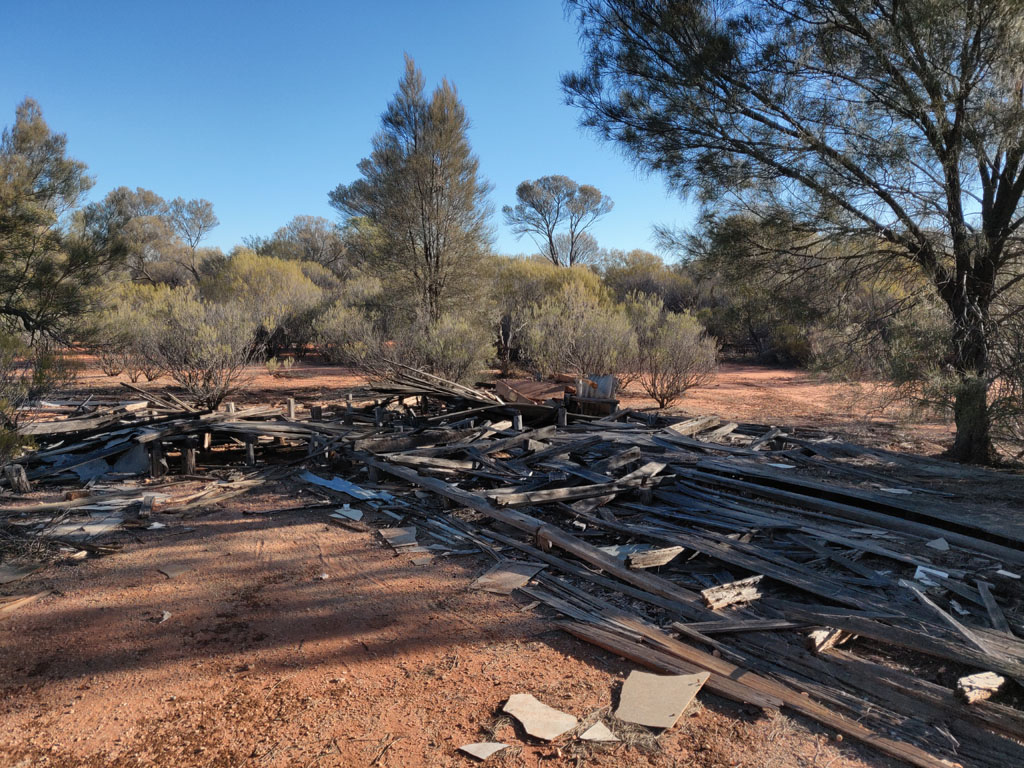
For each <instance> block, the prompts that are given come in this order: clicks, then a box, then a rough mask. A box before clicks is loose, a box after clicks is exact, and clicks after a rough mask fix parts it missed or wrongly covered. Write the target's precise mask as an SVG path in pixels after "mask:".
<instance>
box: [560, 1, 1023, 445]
mask: <svg viewBox="0 0 1024 768" xmlns="http://www.w3.org/2000/svg"><path fill="white" fill-rule="evenodd" d="M567 7H568V9H569V11H570V13H571V14H572V15H574V17H575V18H576V20H577V22H578V24H579V28H580V33H581V40H582V44H583V46H584V50H585V64H584V66H583V68H582V69H581V70H580V71H579V72H576V73H573V74H569V75H567V76H565V77H564V79H563V86H564V88H565V91H566V94H567V96H568V99H569V101H570V102H571V103H572V104H575V105H576V106H578V107H579V108H581V110H582V113H583V121H584V123H585V124H586V125H587V126H590V127H592V128H594V129H596V130H597V131H598V132H599V133H600V134H601V135H602V136H604V137H605V138H607V139H609V140H612V141H615V142H617V143H618V144H620V145H621V146H622V147H623V148H624V149H625V150H626V151H627V153H628V154H629V155H630V156H631V157H632V158H633V159H634V160H636V161H637V162H638V163H639V164H640V165H641V166H643V167H646V168H648V169H650V170H653V171H656V172H660V173H663V174H664V175H665V176H666V177H667V179H668V181H669V183H670V184H671V185H672V186H673V187H675V188H676V189H678V190H680V191H682V192H685V193H690V192H696V193H697V194H698V195H699V198H700V199H701V200H702V201H703V202H705V203H706V204H710V206H714V207H715V208H716V209H717V210H719V211H723V212H729V211H731V210H733V209H741V210H744V211H747V212H753V213H754V214H756V215H758V216H761V217H762V218H764V219H773V218H778V217H780V216H781V217H785V218H788V219H789V220H791V221H793V222H794V224H795V226H797V227H798V228H800V229H802V230H803V231H805V232H806V233H808V235H810V233H814V235H815V238H816V239H817V240H818V241H821V240H826V241H832V242H842V241H848V242H849V241H854V242H857V243H860V244H864V243H871V244H873V245H872V248H871V253H870V254H864V258H871V259H875V260H877V263H879V264H880V265H882V266H884V265H885V264H886V263H890V264H891V263H892V262H902V263H906V264H909V265H912V266H913V267H914V268H916V269H918V270H920V271H921V273H922V274H923V275H924V277H925V278H926V279H927V282H928V284H929V285H930V290H931V291H933V292H934V295H936V296H937V297H938V298H939V299H940V300H941V301H942V303H943V304H944V306H945V308H946V312H947V318H948V355H947V360H946V361H944V362H945V363H946V364H947V366H948V369H949V371H950V373H951V376H952V379H953V382H954V383H953V402H954V412H955V418H956V427H957V433H956V439H955V443H954V446H953V449H952V453H953V455H954V456H955V457H956V458H958V459H960V460H964V461H974V462H983V461H987V460H988V459H989V458H990V452H991V437H990V435H991V418H992V411H991V408H990V402H989V390H990V387H991V385H992V382H993V380H994V379H995V378H996V373H995V370H994V366H993V362H992V357H993V355H992V351H993V344H994V343H995V341H996V339H998V337H999V333H1000V329H1001V327H1002V326H1003V323H1004V321H1006V320H1007V319H1008V318H1012V317H1014V316H1015V313H1019V312H1020V311H1021V308H1020V307H1019V306H1016V307H1015V306H1013V303H1012V302H1008V301H1007V297H1008V296H1010V295H1012V292H1013V291H1014V289H1015V287H1016V285H1017V283H1018V282H1020V281H1022V280H1024V270H1022V259H1021V247H1020V237H1019V229H1020V226H1021V224H1022V223H1024V217H1022V211H1021V205H1020V203H1021V195H1022V193H1024V93H1022V85H1021V83H1022V81H1024V25H1022V23H1021V5H1020V3H1019V2H1016V1H1014V0H900V1H899V2H896V0H750V2H743V3H729V2H720V1H719V0H690V1H684V2H668V1H667V0H665V1H658V0H569V2H568V3H567ZM840 250H841V249H840ZM822 252H823V253H828V252H837V251H835V250H834V249H833V250H831V251H830V250H829V249H824V250H823V251H822Z"/></svg>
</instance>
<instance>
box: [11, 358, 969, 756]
mask: <svg viewBox="0 0 1024 768" xmlns="http://www.w3.org/2000/svg"><path fill="white" fill-rule="evenodd" d="M253 374H254V375H253V378H252V380H251V381H250V383H249V384H248V386H247V392H246V393H244V394H240V395H239V396H238V397H237V400H238V401H239V402H241V403H255V402H264V403H279V404H280V403H283V402H284V400H285V399H286V398H287V397H288V396H294V397H295V398H296V399H297V400H299V401H300V403H303V404H305V405H310V404H316V403H330V402H336V401H337V400H338V399H339V396H340V395H339V393H340V391H341V390H342V389H344V388H346V387H349V386H352V385H353V384H356V383H358V378H357V377H356V376H354V375H353V374H352V373H350V372H347V371H344V370H340V369H337V368H331V367H325V366H316V365H305V364H300V365H298V366H296V368H295V369H293V370H292V371H290V372H289V373H288V374H286V375H283V376H270V375H268V374H267V373H266V372H265V371H255V370H254V372H253ZM165 384H166V382H156V383H155V384H154V385H146V386H157V387H159V386H161V385H165ZM79 387H80V389H81V390H82V391H90V392H93V393H94V394H97V395H98V396H110V395H115V396H118V397H122V396H124V394H125V393H124V390H123V389H121V388H120V387H119V386H118V379H112V378H109V377H106V376H103V375H102V374H101V373H100V372H99V371H97V370H95V369H90V368H86V369H85V370H83V372H82V376H81V378H80V381H79ZM861 394H862V392H861V391H860V390H858V389H857V388H855V387H850V386H845V385H843V386H840V385H834V384H825V383H822V382H818V381H815V380H814V379H813V378H811V377H810V376H808V375H807V374H804V373H800V372H792V371H778V370H771V369H764V368H752V367H743V366H736V365H726V366H723V369H722V372H721V374H720V375H719V376H718V378H717V380H716V381H715V382H714V383H713V384H712V385H710V386H708V387H706V388H702V389H700V390H696V391H694V392H692V393H690V394H688V395H687V397H686V398H685V400H684V401H683V402H682V404H681V405H680V408H679V410H681V411H684V412H689V413H695V414H697V413H715V414H717V415H720V416H722V417H724V418H727V419H734V420H742V421H759V422H767V423H772V424H791V425H803V426H816V427H823V428H837V429H841V430H845V431H847V432H853V433H857V432H858V431H860V432H862V433H864V434H868V435H873V436H874V437H875V438H877V441H878V442H880V443H882V444H886V445H895V446H899V445H901V444H904V443H906V444H908V445H911V446H915V447H916V449H917V450H924V451H925V452H934V451H936V450H938V449H940V448H941V442H942V441H943V440H945V439H946V438H947V437H948V435H949V430H948V427H946V426H944V425H938V424H931V425H929V424H916V425H913V426H912V427H910V428H907V429H906V430H901V429H899V428H898V427H897V426H896V425H895V424H894V423H892V422H885V421H882V420H879V419H877V418H874V419H873V416H872V414H871V411H870V409H869V408H868V407H866V405H865V403H866V402H867V401H866V400H864V399H863V398H861V399H858V397H859V396H860V395H861ZM624 405H626V406H630V407H648V406H650V405H651V403H650V402H649V401H645V400H643V399H642V398H641V397H639V396H637V394H636V393H634V392H627V393H626V402H625V403H624ZM306 498H309V497H308V496H307V495H305V494H303V493H302V491H301V490H298V489H296V487H294V486H291V485H281V486H273V487H266V486H265V487H264V488H263V489H261V490H260V491H259V492H256V493H251V494H249V495H246V496H242V497H239V498H237V499H233V500H231V501H229V502H226V503H225V504H223V505H221V506H219V507H217V508H214V509H209V510H206V511H204V512H203V513H202V514H200V515H199V516H196V517H189V518H185V519H182V518H179V517H169V516H165V517H159V516H158V517H157V519H159V520H161V521H162V522H165V523H167V526H168V527H167V528H165V529H162V530H159V531H146V530H142V531H131V532H128V531H125V532H120V533H118V534H117V535H116V538H117V539H118V540H120V541H121V542H122V543H123V549H122V550H121V551H120V552H118V553H116V554H113V555H108V556H105V557H100V558H95V559H93V558H90V559H89V560H86V561H82V562H80V563H78V564H76V565H71V564H66V565H57V566H51V567H49V568H47V569H45V570H43V571H40V572H39V573H37V574H35V575H33V576H31V577H29V578H26V579H24V580H22V581H20V582H16V583H13V584H8V585H6V586H5V587H3V588H0V594H14V593H18V594H24V593H29V592H35V591H38V590H51V591H52V593H51V594H50V595H49V596H47V597H45V598H43V599H41V600H39V601H37V602H35V603H32V604H31V605H28V606H25V607H23V608H21V609H19V610H18V611H16V612H14V613H12V614H10V615H8V616H6V617H4V618H0V648H2V649H3V652H2V653H0V715H2V722H3V723H4V725H5V727H4V728H3V729H0V765H2V766H5V767H6V766H24V767H26V768H27V767H28V766H42V765H47V766H80V765H81V766H108V765H109V766H381V767H383V768H387V767H388V766H392V767H397V766H401V767H402V768H418V767H419V766H424V767H425V766H466V765H471V764H473V762H474V761H472V760H471V759H470V758H467V757H464V756H462V755H460V754H459V753H458V752H457V751H456V750H457V748H458V746H460V745H461V744H465V743H469V742H473V741H482V740H490V739H492V738H496V739H497V740H501V741H505V742H506V743H509V744H511V745H513V748H512V749H509V750H506V752H505V753H503V754H501V755H498V756H496V757H495V758H492V759H491V760H490V761H489V762H488V764H489V765H490V764H496V765H509V766H541V765H543V766H583V765H588V766H591V765H592V766H608V767H609V768H610V767H612V766H625V767H626V768H634V767H636V768H639V767H641V766H657V767H659V768H661V767H664V768H670V767H673V766H701V767H708V768H726V767H729V768H734V767H735V768H738V767H740V766H746V767H749V768H774V767H777V768H788V767H790V766H807V767H811V766H814V767H816V768H825V766H831V768H853V767H854V766H876V767H877V766H889V765H892V763H891V762H890V761H887V760H884V759H882V758H881V757H879V756H878V755H877V754H876V753H873V752H871V751H869V750H867V749H864V748H861V747H859V746H858V745H854V744H851V743H850V742H842V743H840V742H838V741H837V740H835V739H834V737H833V736H832V735H831V734H828V733H826V732H824V731H822V730H820V729H818V728H817V727H816V726H814V725H813V724H811V723H808V722H805V721H803V720H800V719H795V718H790V717H786V716H783V715H778V716H775V717H772V718H768V717H764V716H762V715H759V714H755V713H751V712H746V711H743V710H742V709H741V708H738V707H736V706H734V705H731V704H729V703H727V702H724V701H722V700H719V699H717V698H715V697H714V696H713V695H711V694H708V693H702V694H701V695H700V697H699V703H698V705H696V706H695V707H693V709H692V710H691V711H690V712H688V713H687V715H686V716H685V717H684V718H683V719H682V720H681V721H680V723H679V725H678V726H677V727H676V728H674V729H672V730H671V731H669V732H666V733H665V734H663V735H662V736H661V737H660V738H659V739H658V740H657V742H656V743H654V744H653V746H650V745H647V742H645V741H644V740H643V739H641V738H632V739H630V740H629V741H628V743H623V744H618V745H613V746H605V747H593V746H581V744H580V743H579V742H576V741H573V740H571V739H562V740H560V741H559V742H557V743H555V744H544V743H540V742H537V741H534V740H532V739H530V738H528V737H526V736H525V734H524V733H523V732H522V731H521V730H520V729H519V728H518V726H513V724H512V723H511V722H510V721H509V720H508V719H507V718H503V717H501V716H500V709H501V705H502V704H503V703H504V701H505V700H506V699H507V698H508V696H510V695H511V694H513V693H518V692H530V693H533V694H534V695H536V696H537V697H538V698H539V699H541V700H542V701H544V702H545V703H548V704H550V705H552V706H555V707H557V708H559V709H562V710H565V711H568V712H570V713H572V714H574V715H576V716H577V717H579V718H581V720H584V721H585V722H586V723H587V724H589V722H591V721H593V720H594V719H595V718H596V717H599V716H601V715H602V714H605V713H607V711H608V709H609V708H610V707H613V706H614V704H615V702H616V700H617V699H616V697H617V692H618V689H619V687H620V684H621V681H622V680H623V679H624V677H625V675H626V674H628V671H629V669H630V667H629V665H628V664H626V663H625V662H623V661H621V660H619V659H617V658H616V657H613V656H611V655H609V654H605V653H604V652H602V651H600V650H598V649H595V648H593V647H592V646H589V645H586V644H583V643H581V642H578V641H576V640H575V639H573V638H571V637H569V636H567V635H565V634H563V633H562V632H560V631H559V630H557V629H556V628H555V627H554V626H553V624H552V622H551V620H550V617H548V616H546V615H545V614H544V613H543V612H542V611H541V612H538V611H536V610H532V609H526V610H523V608H524V606H523V604H522V602H523V601H522V600H520V599H519V598H515V597H499V596H493V595H488V594H483V593H479V592H474V591H471V590H469V589H468V585H469V583H470V582H471V581H472V579H474V578H475V577H476V576H477V575H479V574H480V573H482V572H483V571H484V570H485V569H486V568H487V567H488V565H489V563H488V562H487V561H486V560H485V559H483V558H481V557H478V556H463V557H460V558H453V559H450V560H440V559H435V560H434V561H433V563H431V564H429V565H427V566H423V567H416V566H414V565H412V563H411V561H410V557H409V556H408V555H402V556H396V555H394V554H393V552H392V551H391V550H390V549H389V548H387V547H386V546H385V545H384V544H383V543H382V542H381V540H380V537H379V535H378V534H376V533H375V532H374V531H373V530H372V528H373V527H374V525H380V524H383V523H384V520H373V519H370V523H371V526H370V528H371V529H370V530H367V531H364V532H359V531H351V530H347V529H344V528H340V527H337V526H331V525H327V524H325V523H324V522H323V515H324V513H323V512H322V511H319V512H318V511H306V512H294V511H292V512H283V513H282V512H278V513H273V514H249V513H252V512H259V511H264V512H265V511H267V510H280V509H283V508H287V507H294V506H296V505H297V504H299V503H302V501H303V499H306ZM166 567H174V568H177V569H178V571H179V572H174V569H173V568H172V573H173V577H168V576H167V575H165V574H163V573H161V572H160V570H159V569H160V568H166ZM168 614H169V615H168ZM647 741H651V740H650V739H647Z"/></svg>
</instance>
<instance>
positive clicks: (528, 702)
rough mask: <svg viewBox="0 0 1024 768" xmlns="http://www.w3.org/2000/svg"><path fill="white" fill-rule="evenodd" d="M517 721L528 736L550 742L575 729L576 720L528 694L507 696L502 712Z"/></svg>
mask: <svg viewBox="0 0 1024 768" xmlns="http://www.w3.org/2000/svg"><path fill="white" fill-rule="evenodd" d="M503 711H504V712H505V713H506V714H509V715H512V717H514V718H515V719H516V720H518V721H519V722H520V723H521V724H522V726H523V730H525V731H526V732H527V733H528V734H530V735H531V736H533V737H534V738H537V739H543V740H544V741H551V740H552V739H557V738H558V737H559V736H561V735H562V734H563V733H565V732H566V731H571V730H572V729H573V728H575V727H576V722H577V720H576V718H575V717H573V716H572V715H570V714H567V713H565V712H560V711H558V710H557V709H555V708H554V707H549V706H548V705H547V704H544V703H543V702H540V701H537V699H535V698H534V697H533V696H531V695H530V694H529V693H516V694H513V695H512V696H509V698H508V701H507V702H505V707H504V710H503Z"/></svg>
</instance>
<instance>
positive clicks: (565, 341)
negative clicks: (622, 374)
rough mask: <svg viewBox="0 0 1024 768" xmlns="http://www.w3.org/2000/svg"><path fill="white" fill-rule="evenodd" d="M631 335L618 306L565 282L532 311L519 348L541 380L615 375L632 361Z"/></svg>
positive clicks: (632, 346) (628, 323)
mask: <svg viewBox="0 0 1024 768" xmlns="http://www.w3.org/2000/svg"><path fill="white" fill-rule="evenodd" d="M635 347H636V334H635V333H634V331H633V328H632V325H631V323H630V320H629V317H628V316H627V314H626V312H625V310H624V309H623V307H621V306H620V305H615V304H612V303H611V302H609V301H607V300H605V301H602V300H601V298H599V297H597V296H595V295H594V294H593V293H591V292H589V291H587V290H586V289H585V288H584V287H582V286H581V285H580V284H579V283H567V284H566V285H564V286H562V289H561V290H560V291H558V293H556V294H555V295H553V296H551V297H549V298H547V299H545V300H544V301H542V302H541V303H540V304H539V305H537V306H536V307H534V309H533V311H532V313H531V318H530V324H529V326H528V329H527V333H526V339H525V348H526V353H527V356H528V360H529V362H530V364H531V365H532V367H533V368H534V369H535V370H536V371H537V372H538V373H540V374H541V375H543V376H551V375H553V374H556V373H573V374H576V375H577V376H587V375H602V374H608V373H616V372H618V371H619V369H620V365H624V364H628V363H629V361H630V360H632V359H633V355H634V354H635Z"/></svg>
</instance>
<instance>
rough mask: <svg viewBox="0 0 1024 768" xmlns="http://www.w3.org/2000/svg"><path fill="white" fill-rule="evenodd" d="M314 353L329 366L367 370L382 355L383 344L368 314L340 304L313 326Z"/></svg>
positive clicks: (317, 320)
mask: <svg viewBox="0 0 1024 768" xmlns="http://www.w3.org/2000/svg"><path fill="white" fill-rule="evenodd" d="M313 337H314V344H315V346H316V348H317V351H318V352H320V354H322V355H323V356H324V357H326V358H327V359H328V360H329V361H331V362H332V363H338V364H340V365H352V366H355V367H357V368H363V369H367V368H371V367H372V366H373V365H374V364H378V363H379V361H380V359H381V357H382V355H383V341H382V339H381V337H380V334H379V333H378V331H377V328H376V326H375V324H374V322H373V319H372V317H371V316H370V315H369V313H367V312H365V311H364V310H361V309H359V308H357V307H354V306H349V305H348V304H346V303H345V301H344V300H342V301H338V302H336V303H335V304H333V305H332V306H331V307H330V308H329V309H328V310H327V311H326V312H324V313H323V314H322V315H320V317H318V318H317V319H316V320H315V321H314V322H313Z"/></svg>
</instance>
